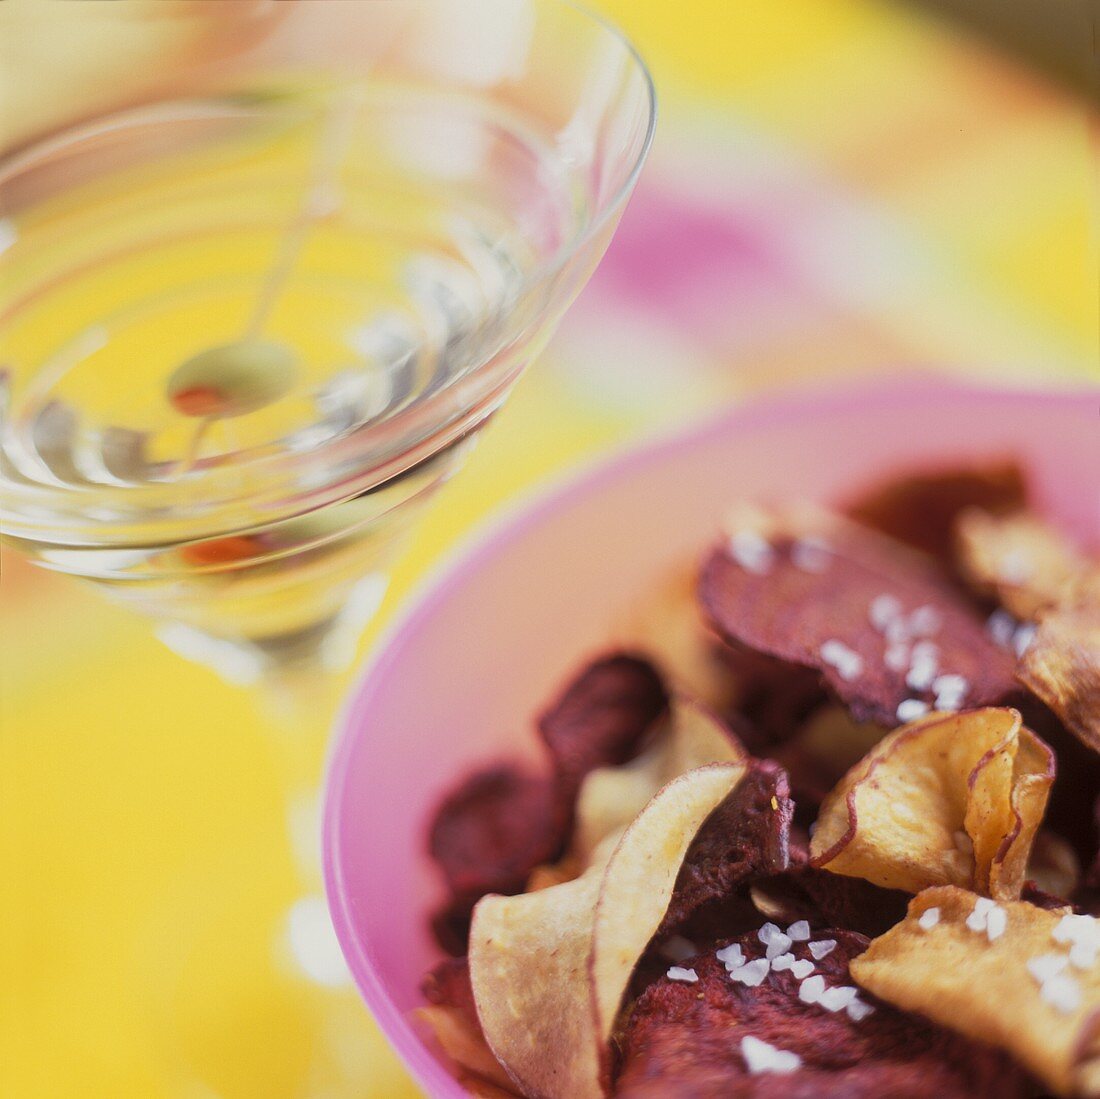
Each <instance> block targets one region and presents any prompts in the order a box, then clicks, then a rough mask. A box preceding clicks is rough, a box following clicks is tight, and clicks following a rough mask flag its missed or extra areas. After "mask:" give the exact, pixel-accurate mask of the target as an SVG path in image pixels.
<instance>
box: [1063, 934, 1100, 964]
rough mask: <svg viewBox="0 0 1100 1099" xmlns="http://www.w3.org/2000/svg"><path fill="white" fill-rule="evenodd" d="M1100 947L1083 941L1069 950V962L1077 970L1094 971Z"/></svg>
mask: <svg viewBox="0 0 1100 1099" xmlns="http://www.w3.org/2000/svg"><path fill="white" fill-rule="evenodd" d="M1098 953H1100V947H1098V946H1097V944H1096V943H1094V942H1089V941H1088V940H1082V941H1081V942H1078V943H1074V944H1073V946H1071V947H1070V948H1069V961H1070V965H1072V966H1073V967H1074V968H1075V969H1092V967H1093V966H1094V965H1096V958H1097V954H1098Z"/></svg>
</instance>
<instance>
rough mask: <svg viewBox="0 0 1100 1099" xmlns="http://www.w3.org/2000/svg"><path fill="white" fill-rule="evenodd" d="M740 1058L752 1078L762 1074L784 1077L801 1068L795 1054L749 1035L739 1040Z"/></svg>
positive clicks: (799, 1059) (799, 1060) (800, 1063)
mask: <svg viewBox="0 0 1100 1099" xmlns="http://www.w3.org/2000/svg"><path fill="white" fill-rule="evenodd" d="M741 1056H742V1057H743V1058H744V1059H745V1067H746V1068H747V1069H748V1070H749V1072H750V1073H752V1075H754V1076H756V1075H759V1074H760V1073H763V1072H774V1073H778V1074H779V1075H786V1074H788V1073H791V1072H797V1071H798V1069H799V1068H801V1067H802V1058H801V1057H799V1056H798V1054H797V1053H791V1052H790V1050H786V1049H777V1048H776V1047H775V1046H772V1045H769V1044H768V1043H767V1042H762V1041H761V1040H760V1039H759V1038H754V1037H753V1036H752V1035H751V1034H746V1035H745V1037H744V1038H742V1039H741Z"/></svg>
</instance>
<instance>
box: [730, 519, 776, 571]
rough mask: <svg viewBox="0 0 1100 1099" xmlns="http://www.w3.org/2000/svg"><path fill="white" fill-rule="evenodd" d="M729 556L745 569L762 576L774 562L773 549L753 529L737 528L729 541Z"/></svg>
mask: <svg viewBox="0 0 1100 1099" xmlns="http://www.w3.org/2000/svg"><path fill="white" fill-rule="evenodd" d="M729 549H730V556H731V557H732V558H733V559H734V560H735V561H736V562H737V563H738V564H739V565H740V566H741V567H742V568H743V569H744V570H745V571H746V572H752V573H756V575H757V576H763V575H764V574H765V573H767V572H768V571H769V570H770V569H771V567H772V564H773V563H774V562H775V550H773V549H772V547H771V546H770V545H769V543H768V542H767V540H766V539H764V538H762V537H761V536H760V535H759V534H757V532H756V531H754V530H739V531H738V532H737V533H736V534H735V535H733V537H732V538H730V541H729Z"/></svg>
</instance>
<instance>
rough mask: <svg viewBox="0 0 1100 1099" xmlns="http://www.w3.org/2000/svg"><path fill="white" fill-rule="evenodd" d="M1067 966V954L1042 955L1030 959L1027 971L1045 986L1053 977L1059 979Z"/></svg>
mask: <svg viewBox="0 0 1100 1099" xmlns="http://www.w3.org/2000/svg"><path fill="white" fill-rule="evenodd" d="M1067 965H1069V958H1068V957H1066V955H1065V954H1040V955H1038V957H1035V958H1029V959H1028V961H1027V971H1028V973H1030V974H1031V975H1032V976H1033V977H1034V978H1035V980H1037V981H1038V982H1039V984H1045V983H1046V982H1047V981H1049V980H1050V979H1051V977H1057V976H1058V974H1059V973H1061V972H1062V970H1063V969H1065V968H1066V966H1067Z"/></svg>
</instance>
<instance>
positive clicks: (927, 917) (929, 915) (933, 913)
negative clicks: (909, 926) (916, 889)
mask: <svg viewBox="0 0 1100 1099" xmlns="http://www.w3.org/2000/svg"><path fill="white" fill-rule="evenodd" d="M939 922H940V910H939V909H938V908H936V907H934V906H933V907H932V908H926V909H925V910H924V911H923V912H922V913H921V914H920V919H919V920H917V923H918V924H919V925H920V927H921V930H922V931H931V930H932V928H933V927H935V926H936V924H938V923H939Z"/></svg>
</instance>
